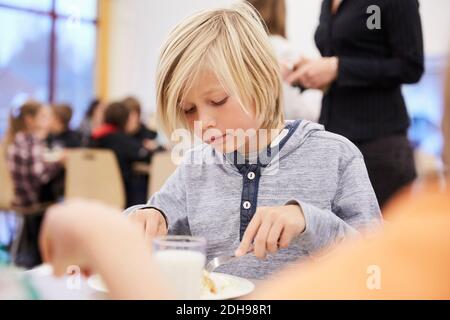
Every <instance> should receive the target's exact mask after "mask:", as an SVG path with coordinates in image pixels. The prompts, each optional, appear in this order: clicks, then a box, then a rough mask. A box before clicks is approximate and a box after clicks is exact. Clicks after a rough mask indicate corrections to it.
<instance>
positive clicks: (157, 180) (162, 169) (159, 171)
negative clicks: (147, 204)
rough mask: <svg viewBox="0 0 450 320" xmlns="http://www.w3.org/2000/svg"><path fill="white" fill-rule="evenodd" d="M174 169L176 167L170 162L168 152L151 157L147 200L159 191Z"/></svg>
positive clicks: (169, 153) (170, 158)
mask: <svg viewBox="0 0 450 320" xmlns="http://www.w3.org/2000/svg"><path fill="white" fill-rule="evenodd" d="M176 168H177V166H176V164H175V163H173V161H172V157H171V152H170V151H167V152H158V153H155V154H154V155H153V158H152V165H151V167H150V179H149V186H148V190H149V193H148V198H149V199H150V197H151V196H152V195H153V194H154V193H155V192H157V191H158V190H159V189H161V187H162V186H163V184H164V183H165V182H166V180H167V178H169V177H170V175H171V174H172V173H173V172H174V171H175V169H176Z"/></svg>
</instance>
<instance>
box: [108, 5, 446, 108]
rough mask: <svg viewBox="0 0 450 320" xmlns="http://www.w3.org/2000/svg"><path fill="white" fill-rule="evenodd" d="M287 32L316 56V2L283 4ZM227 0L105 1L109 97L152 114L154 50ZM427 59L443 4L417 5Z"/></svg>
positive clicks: (437, 42)
mask: <svg viewBox="0 0 450 320" xmlns="http://www.w3.org/2000/svg"><path fill="white" fill-rule="evenodd" d="M286 1H287V8H288V17H287V19H288V21H287V32H288V37H289V39H290V40H291V41H292V44H293V46H294V48H295V49H296V50H298V51H299V52H301V53H302V54H305V55H310V56H314V55H318V52H317V49H316V47H315V44H314V32H315V29H316V27H317V23H318V19H319V11H320V5H321V0H286ZM232 2H233V1H232V0H111V11H112V12H111V27H110V30H111V36H110V58H109V59H110V60H109V95H110V97H109V98H111V99H116V98H122V97H123V96H124V95H127V94H133V95H136V96H137V97H138V98H140V99H141V101H142V102H143V107H144V109H145V111H146V112H147V113H148V112H150V111H153V110H154V108H155V106H154V95H155V89H154V87H155V81H154V78H155V70H156V63H157V57H158V52H159V47H160V45H161V43H162V42H163V39H164V38H165V36H166V34H167V32H168V31H169V30H170V29H171V28H172V27H173V26H174V25H175V24H176V23H177V22H178V21H179V20H181V19H182V18H183V17H185V16H186V15H189V14H190V13H192V12H194V11H197V10H199V9H203V8H207V7H213V6H222V5H226V4H229V3H232ZM420 3H421V15H422V23H423V30H424V41H425V50H426V54H427V55H443V54H445V53H446V52H448V49H449V39H450V19H448V14H449V12H450V1H449V0H421V1H420Z"/></svg>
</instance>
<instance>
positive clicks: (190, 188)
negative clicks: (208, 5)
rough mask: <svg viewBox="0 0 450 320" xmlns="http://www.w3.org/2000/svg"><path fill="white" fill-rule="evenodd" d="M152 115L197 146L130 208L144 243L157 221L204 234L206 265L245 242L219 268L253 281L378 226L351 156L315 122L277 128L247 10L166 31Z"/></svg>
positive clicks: (266, 66) (269, 77)
mask: <svg viewBox="0 0 450 320" xmlns="http://www.w3.org/2000/svg"><path fill="white" fill-rule="evenodd" d="M157 111H158V116H159V118H160V123H162V124H163V126H164V128H165V129H166V132H167V134H168V136H170V135H171V134H172V133H173V132H175V130H185V131H188V132H190V133H192V132H194V134H195V135H196V136H197V137H198V138H200V139H201V141H202V142H203V143H202V144H201V145H200V146H199V147H197V148H194V149H192V150H191V152H189V153H188V154H187V155H186V157H185V159H184V161H183V163H182V164H180V165H179V166H178V168H177V170H176V171H175V172H174V174H173V175H172V176H171V177H170V178H169V179H168V180H167V182H166V183H165V185H164V186H163V187H162V188H161V190H160V191H159V192H157V193H156V194H155V195H154V196H153V197H152V198H151V199H150V200H149V202H148V204H144V205H140V206H135V207H131V208H129V209H128V210H127V213H128V214H129V217H130V219H133V220H135V221H137V222H139V223H140V224H141V226H142V230H143V232H145V233H146V234H147V236H148V237H150V238H151V237H153V236H155V235H157V234H166V233H167V229H166V224H167V225H168V231H169V233H171V234H182V235H185V234H190V235H193V236H200V237H204V238H206V240H207V243H208V248H207V260H210V259H212V258H213V257H216V256H220V255H230V254H234V253H235V254H237V255H239V256H241V255H245V254H246V253H247V252H249V251H251V250H252V247H253V253H251V254H247V255H245V256H243V257H241V258H240V259H237V260H235V261H233V262H231V263H229V264H226V265H224V266H222V267H220V268H219V269H217V270H218V271H219V272H225V273H229V274H233V275H238V276H243V277H247V278H253V279H255V278H260V279H261V278H266V277H267V276H268V275H270V274H271V273H273V272H274V271H276V270H278V269H279V268H280V267H282V266H283V265H285V264H286V263H289V262H292V261H295V260H298V259H307V258H308V257H311V256H314V255H316V254H317V252H319V251H320V250H322V249H324V248H326V247H328V246H332V245H334V244H336V243H338V242H340V241H341V240H343V239H344V238H346V237H349V236H352V235H357V234H359V233H360V232H361V231H367V230H371V229H373V228H376V227H378V226H379V225H380V222H381V215H380V210H379V207H378V203H377V200H376V197H375V194H374V192H373V189H372V186H371V184H370V181H369V179H368V176H367V171H366V168H365V166H364V161H363V157H362V155H361V153H360V152H359V151H358V149H357V148H356V147H355V146H354V145H353V144H352V143H351V142H349V141H348V140H347V139H345V138H343V137H341V136H338V135H335V134H331V133H329V132H326V131H324V130H323V127H322V126H320V125H318V124H314V123H311V122H308V121H293V122H284V121H283V98H282V83H281V75H280V70H279V66H278V63H277V60H276V57H275V54H274V52H273V50H272V47H271V45H270V42H269V39H268V36H267V34H266V31H265V29H264V26H263V24H262V22H261V21H260V18H259V15H258V13H257V12H256V11H254V9H253V8H252V7H251V6H250V5H248V4H239V5H235V6H233V7H232V8H231V9H217V10H208V11H203V12H200V13H198V14H196V15H193V16H191V17H189V18H187V19H186V20H184V21H183V22H181V23H180V24H179V25H178V26H177V27H176V28H175V29H174V30H173V31H172V32H171V33H170V35H169V38H168V40H167V41H166V43H165V44H164V46H163V49H162V53H161V57H160V61H159V67H158V71H157ZM177 132H179V131H177ZM183 132H184V131H183ZM242 132H249V134H248V135H244V137H242V134H241V133H242ZM252 132H253V134H252ZM192 160H193V161H192ZM199 163H200V164H199ZM236 249H237V250H236ZM235 250H236V251H235ZM258 258H265V259H258Z"/></svg>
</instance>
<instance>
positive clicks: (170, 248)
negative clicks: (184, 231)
mask: <svg viewBox="0 0 450 320" xmlns="http://www.w3.org/2000/svg"><path fill="white" fill-rule="evenodd" d="M205 250H206V240H205V239H204V238H199V237H191V236H172V235H168V236H163V237H157V238H155V239H154V240H153V256H154V258H155V260H156V262H157V263H158V265H159V267H160V268H161V270H162V272H163V274H164V275H165V276H166V278H167V281H168V283H169V285H170V286H171V289H172V292H174V293H175V297H176V298H177V299H183V300H185V299H186V300H196V299H200V294H201V292H202V273H203V268H204V266H205V261H206V256H205Z"/></svg>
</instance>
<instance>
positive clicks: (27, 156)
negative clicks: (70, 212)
mask: <svg viewBox="0 0 450 320" xmlns="http://www.w3.org/2000/svg"><path fill="white" fill-rule="evenodd" d="M50 122H51V110H50V108H49V107H47V106H42V105H41V104H40V103H38V102H36V101H28V102H26V103H24V104H23V105H22V106H20V107H19V108H15V109H13V110H12V112H11V116H10V127H9V131H8V134H7V164H8V167H9V170H10V172H11V177H12V179H13V183H14V200H13V204H12V205H13V207H14V208H15V210H17V211H19V212H23V213H26V214H25V215H24V219H25V226H24V232H23V237H24V239H23V241H22V244H23V246H24V248H25V247H26V249H24V251H23V253H24V254H23V255H21V257H23V258H24V260H20V261H17V262H16V263H18V264H22V265H23V266H25V267H33V266H34V265H36V264H38V263H40V257H39V252H38V250H37V239H38V233H39V229H40V225H41V220H42V217H43V214H44V210H45V207H46V206H47V205H48V204H51V203H54V202H56V201H57V200H58V198H59V196H61V194H57V193H56V192H57V190H55V188H53V186H52V184H53V182H54V181H58V179H59V177H60V176H61V175H62V172H63V170H62V169H63V165H62V163H63V161H64V154H63V153H62V154H61V155H60V158H59V159H55V160H56V161H52V162H48V161H47V160H46V154H45V153H46V146H45V139H46V137H47V135H48V132H49V129H50ZM21 252H22V251H21ZM18 258H20V257H18ZM20 259H21V258H20Z"/></svg>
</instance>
